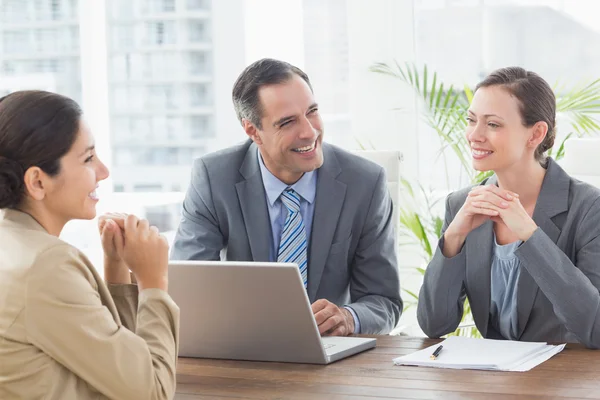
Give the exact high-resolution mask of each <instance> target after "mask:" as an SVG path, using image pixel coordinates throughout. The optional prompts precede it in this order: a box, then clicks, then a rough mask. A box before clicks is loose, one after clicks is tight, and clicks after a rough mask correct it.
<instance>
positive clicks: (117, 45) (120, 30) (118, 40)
mask: <svg viewBox="0 0 600 400" xmlns="http://www.w3.org/2000/svg"><path fill="white" fill-rule="evenodd" d="M133 29H134V28H133V25H116V26H113V27H112V28H111V32H112V35H111V36H112V48H113V49H114V50H132V49H133V48H134V40H133V39H134V36H133V32H134V31H133Z"/></svg>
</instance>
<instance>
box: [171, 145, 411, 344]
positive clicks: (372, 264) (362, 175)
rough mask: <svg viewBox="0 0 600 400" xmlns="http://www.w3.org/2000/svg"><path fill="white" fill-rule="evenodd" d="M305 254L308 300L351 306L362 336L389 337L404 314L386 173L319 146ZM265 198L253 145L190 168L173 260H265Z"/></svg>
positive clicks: (224, 152)
mask: <svg viewBox="0 0 600 400" xmlns="http://www.w3.org/2000/svg"><path fill="white" fill-rule="evenodd" d="M323 155H324V163H323V165H322V166H321V168H319V169H318V172H317V190H316V197H315V209H314V217H313V223H312V229H311V230H312V232H311V235H310V243H309V248H308V297H309V300H310V301H311V302H314V301H316V300H317V299H327V300H329V301H331V302H332V303H335V304H337V305H338V306H342V305H347V306H349V307H351V308H352V309H353V310H354V311H355V313H356V315H357V317H358V319H359V322H360V328H361V330H360V332H361V333H364V334H385V333H389V332H390V331H391V330H392V329H393V328H394V327H395V326H396V324H397V323H398V319H399V318H400V315H401V313H402V300H401V297H400V280H399V277H398V267H397V259H396V251H395V250H396V249H395V243H396V241H395V238H394V235H395V232H394V224H393V220H392V218H393V217H392V215H393V213H392V208H393V205H392V201H391V198H390V196H389V192H388V190H387V186H386V178H385V172H384V170H383V168H381V167H380V166H378V165H377V164H375V163H372V162H370V161H367V160H365V159H363V158H361V157H359V156H357V155H353V154H351V153H348V152H346V151H344V150H342V149H340V148H338V147H335V146H333V145H329V144H327V143H323ZM271 243H272V234H271V224H270V219H269V213H268V209H267V199H266V195H265V190H264V185H263V181H262V176H261V172H260V167H259V161H258V150H257V147H256V145H255V144H254V143H253V142H252V141H250V140H249V141H246V142H245V143H243V144H240V145H238V146H234V147H230V148H228V149H225V150H222V151H219V152H216V153H212V154H209V155H206V156H204V157H201V158H199V159H197V160H196V161H195V162H194V167H193V171H192V178H191V184H190V187H189V189H188V191H187V194H186V197H185V200H184V203H183V213H182V220H181V223H180V225H179V228H178V230H177V234H176V237H175V243H174V245H173V249H172V252H171V259H174V260H219V259H224V260H234V261H269V249H270V246H271Z"/></svg>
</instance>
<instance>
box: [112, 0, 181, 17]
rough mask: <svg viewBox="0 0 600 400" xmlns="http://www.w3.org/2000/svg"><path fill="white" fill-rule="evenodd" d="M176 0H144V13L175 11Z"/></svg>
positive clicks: (142, 3) (142, 4)
mask: <svg viewBox="0 0 600 400" xmlns="http://www.w3.org/2000/svg"><path fill="white" fill-rule="evenodd" d="M118 1H121V0H118ZM175 1H176V0H143V1H142V2H141V6H142V14H154V13H164V12H172V11H175Z"/></svg>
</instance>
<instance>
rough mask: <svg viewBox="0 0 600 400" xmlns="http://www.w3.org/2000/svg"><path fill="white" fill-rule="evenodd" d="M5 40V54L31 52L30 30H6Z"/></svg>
mask: <svg viewBox="0 0 600 400" xmlns="http://www.w3.org/2000/svg"><path fill="white" fill-rule="evenodd" d="M3 36H4V40H3V47H2V48H3V51H4V53H5V54H20V53H29V52H31V42H30V40H29V37H30V32H29V31H26V30H25V31H5V32H4V34H3Z"/></svg>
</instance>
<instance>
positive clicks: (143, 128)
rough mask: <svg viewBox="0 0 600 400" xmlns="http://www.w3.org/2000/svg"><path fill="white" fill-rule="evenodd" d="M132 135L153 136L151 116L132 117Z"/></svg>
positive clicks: (136, 136)
mask: <svg viewBox="0 0 600 400" xmlns="http://www.w3.org/2000/svg"><path fill="white" fill-rule="evenodd" d="M131 136H132V137H135V138H146V137H152V124H151V120H150V118H149V117H132V118H131Z"/></svg>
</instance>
